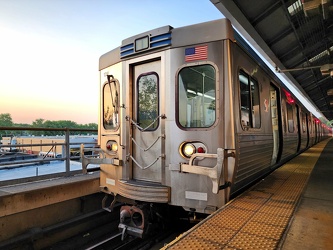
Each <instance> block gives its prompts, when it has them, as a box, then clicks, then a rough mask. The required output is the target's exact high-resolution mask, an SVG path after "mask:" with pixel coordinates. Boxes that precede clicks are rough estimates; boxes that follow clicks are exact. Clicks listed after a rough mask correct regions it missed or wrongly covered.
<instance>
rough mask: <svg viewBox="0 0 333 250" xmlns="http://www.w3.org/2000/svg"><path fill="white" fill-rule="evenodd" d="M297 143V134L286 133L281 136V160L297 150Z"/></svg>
mask: <svg viewBox="0 0 333 250" xmlns="http://www.w3.org/2000/svg"><path fill="white" fill-rule="evenodd" d="M297 145H298V136H297V134H295V135H293V134H292V135H288V136H284V137H283V151H282V156H281V160H282V161H283V160H285V159H287V158H289V157H291V156H292V155H294V154H296V151H297Z"/></svg>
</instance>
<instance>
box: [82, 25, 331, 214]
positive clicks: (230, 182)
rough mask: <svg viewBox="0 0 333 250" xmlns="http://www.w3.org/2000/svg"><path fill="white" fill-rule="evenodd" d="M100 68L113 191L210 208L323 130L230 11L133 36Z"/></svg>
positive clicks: (103, 136)
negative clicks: (237, 28) (259, 56)
mask: <svg viewBox="0 0 333 250" xmlns="http://www.w3.org/2000/svg"><path fill="white" fill-rule="evenodd" d="M99 69H100V96H101V98H100V117H99V144H100V147H101V150H102V151H103V152H102V153H103V155H104V158H103V159H101V162H102V164H101V165H100V166H101V167H100V168H101V171H100V185H101V190H102V191H103V192H105V193H107V194H110V195H113V196H115V198H116V200H117V199H119V200H120V199H121V198H125V199H126V200H127V201H129V202H131V201H132V202H133V204H134V203H135V201H142V202H148V203H168V204H170V205H173V206H180V207H183V208H185V209H186V210H191V211H197V212H200V213H211V212H213V211H215V210H216V209H217V208H219V207H221V206H223V205H224V204H225V203H226V202H228V200H229V198H230V196H231V195H232V194H234V193H236V192H237V191H239V190H240V189H242V188H243V187H244V186H246V185H249V184H250V183H253V182H254V181H256V180H257V179H258V178H260V177H262V176H263V175H265V174H267V173H268V172H270V171H272V169H274V168H276V167H277V166H279V165H280V164H281V163H283V162H285V161H287V160H289V159H290V158H292V157H294V156H295V155H296V154H298V153H299V152H301V151H303V150H305V149H306V148H308V147H310V146H311V145H313V144H315V143H316V142H318V141H320V140H322V139H324V138H326V137H327V136H328V133H329V131H328V130H327V129H326V127H325V126H323V125H322V124H321V123H320V122H319V120H318V119H316V118H315V117H314V116H313V115H312V114H311V113H310V112H309V111H308V110H307V109H306V108H305V107H304V106H303V105H302V104H301V103H300V102H299V101H298V100H297V99H296V98H294V97H293V96H292V94H291V93H289V92H288V90H287V89H286V88H285V87H283V86H282V85H281V83H280V82H279V81H278V80H277V78H275V77H274V76H273V74H271V73H269V72H268V71H267V70H265V69H264V68H263V67H261V65H260V63H258V61H256V60H255V59H253V57H252V56H251V55H250V53H249V52H247V51H245V50H244V49H243V48H242V47H241V46H240V45H239V43H238V42H236V41H235V37H234V31H233V29H232V27H231V25H230V22H229V21H228V20H227V19H221V20H216V21H212V22H206V23H201V24H197V25H192V26H187V27H182V28H172V27H170V26H165V27H161V28H158V29H155V30H151V31H148V32H145V33H142V34H139V35H137V36H133V37H130V38H128V39H126V40H124V41H123V42H122V45H121V46H120V47H118V48H116V49H114V50H112V51H110V52H108V53H106V54H104V55H103V56H101V58H100V63H99ZM90 162H93V160H91V161H90ZM87 163H89V160H87V159H86V164H87Z"/></svg>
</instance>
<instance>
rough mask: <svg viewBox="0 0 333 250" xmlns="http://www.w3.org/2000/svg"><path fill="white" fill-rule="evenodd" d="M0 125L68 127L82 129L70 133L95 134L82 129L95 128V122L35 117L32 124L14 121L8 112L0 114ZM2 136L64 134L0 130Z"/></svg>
mask: <svg viewBox="0 0 333 250" xmlns="http://www.w3.org/2000/svg"><path fill="white" fill-rule="evenodd" d="M1 127H19V128H21V127H22V128H48V129H49V128H51V129H52V128H70V129H78V130H80V129H82V130H83V131H70V134H71V135H79V134H80V135H87V134H96V133H94V132H92V131H84V130H97V128H98V125H97V123H88V124H77V123H76V122H74V121H69V120H59V121H50V120H44V119H41V118H40V119H36V120H35V121H33V122H32V124H26V123H14V122H13V119H12V116H11V115H10V114H9V113H2V114H0V128H1ZM1 135H2V136H18V135H21V136H22V135H34V136H42V135H44V136H50V135H51V136H52V135H64V132H62V131H41V130H33V131H31V130H12V131H11V130H0V137H1Z"/></svg>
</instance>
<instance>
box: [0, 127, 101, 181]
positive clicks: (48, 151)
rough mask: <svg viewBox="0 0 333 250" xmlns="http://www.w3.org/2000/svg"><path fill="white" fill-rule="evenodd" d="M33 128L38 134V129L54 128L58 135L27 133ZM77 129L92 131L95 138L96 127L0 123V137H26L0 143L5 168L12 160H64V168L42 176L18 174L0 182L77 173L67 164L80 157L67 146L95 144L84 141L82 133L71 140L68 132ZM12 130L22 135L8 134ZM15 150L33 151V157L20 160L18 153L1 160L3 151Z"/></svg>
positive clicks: (20, 151) (11, 163)
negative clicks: (23, 125) (61, 170)
mask: <svg viewBox="0 0 333 250" xmlns="http://www.w3.org/2000/svg"><path fill="white" fill-rule="evenodd" d="M36 131H40V132H38V133H39V134H42V133H45V134H49V133H50V132H55V133H57V134H58V133H59V134H60V135H58V136H54V137H53V140H52V138H51V137H48V136H31V134H33V133H36ZM77 133H91V134H92V135H95V136H96V138H97V130H95V129H71V128H31V127H0V135H2V138H5V137H6V138H9V137H11V138H12V139H13V138H23V137H24V138H25V139H27V140H23V139H22V140H16V142H15V144H14V143H13V144H11V143H6V144H0V169H4V168H7V166H9V165H13V164H15V165H19V164H43V163H46V162H51V161H63V162H64V163H65V172H62V173H57V174H50V175H44V176H35V177H29V178H22V179H19V180H11V181H0V185H3V184H13V183H20V182H27V181H33V180H37V179H38V180H39V179H45V178H52V177H57V176H71V175H75V174H77V173H78V172H79V171H71V169H70V164H71V160H80V156H79V154H73V152H72V154H71V149H73V147H75V148H76V147H77V148H80V145H81V144H89V145H90V146H89V147H91V148H93V147H97V140H95V141H89V142H87V140H84V139H83V136H81V137H80V136H76V137H77V138H76V140H73V136H72V138H71V135H74V134H76V135H77ZM13 134H21V135H25V136H17V135H15V136H10V135H13ZM29 134H30V135H29ZM36 138H38V139H39V143H37V142H36V141H37V140H36ZM80 138H81V139H80ZM71 139H72V140H71ZM80 140H81V141H80ZM3 141H5V140H3ZM27 141H29V142H27ZM43 141H44V143H43ZM57 148H58V149H59V148H61V153H59V152H58V149H57ZM38 149H39V150H38ZM15 152H17V153H21V154H22V155H27V154H33V155H36V154H37V157H34V158H32V157H31V158H29V157H25V159H22V160H20V159H19V158H20V157H18V160H15V161H5V160H3V158H4V157H5V156H6V155H8V154H15ZM78 152H79V150H78ZM92 153H93V152H92ZM21 158H22V157H21ZM23 158H24V157H23ZM1 159H2V160H1Z"/></svg>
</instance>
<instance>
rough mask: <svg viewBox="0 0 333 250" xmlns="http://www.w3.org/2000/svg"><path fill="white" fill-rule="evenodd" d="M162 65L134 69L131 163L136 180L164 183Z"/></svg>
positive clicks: (139, 65) (146, 65)
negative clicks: (162, 181) (161, 116)
mask: <svg viewBox="0 0 333 250" xmlns="http://www.w3.org/2000/svg"><path fill="white" fill-rule="evenodd" d="M160 74H161V61H160V60H157V61H152V62H147V63H144V64H138V65H135V66H133V83H132V84H133V90H132V117H133V121H132V123H131V140H132V145H131V159H132V170H133V179H135V180H143V181H152V182H159V183H160V182H161V180H162V176H161V174H162V171H161V169H162V155H163V153H162V148H163V147H162V146H163V145H162V143H163V135H162V129H161V127H162V124H161V120H160V119H159V116H160V102H159V98H160V96H159V88H160V86H159V85H160Z"/></svg>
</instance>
